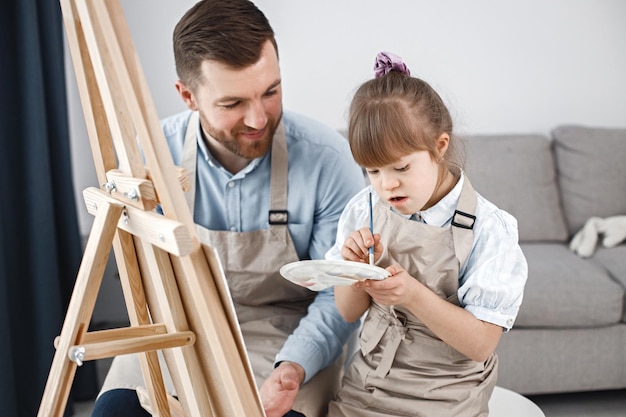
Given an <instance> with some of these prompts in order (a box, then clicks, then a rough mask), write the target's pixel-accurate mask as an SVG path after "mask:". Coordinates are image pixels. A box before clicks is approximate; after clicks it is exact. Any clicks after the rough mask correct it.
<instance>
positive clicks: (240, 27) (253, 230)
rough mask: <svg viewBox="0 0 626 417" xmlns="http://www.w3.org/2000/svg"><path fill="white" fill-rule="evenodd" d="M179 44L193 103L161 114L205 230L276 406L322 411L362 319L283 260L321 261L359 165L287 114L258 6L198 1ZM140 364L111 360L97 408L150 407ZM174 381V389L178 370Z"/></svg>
mask: <svg viewBox="0 0 626 417" xmlns="http://www.w3.org/2000/svg"><path fill="white" fill-rule="evenodd" d="M173 42H174V55H175V61H176V69H177V72H178V76H179V78H180V79H179V81H177V82H176V89H177V91H178V93H179V94H180V96H181V98H182V99H183V101H184V102H185V104H186V105H187V107H188V108H189V110H190V111H186V112H184V113H181V114H178V115H174V116H172V117H169V118H167V119H165V120H163V121H162V127H163V131H164V133H165V136H166V138H167V141H168V145H169V147H170V150H171V153H172V156H173V159H174V163H175V164H177V165H179V166H182V167H184V168H186V169H187V170H188V171H189V172H190V174H191V177H192V181H191V183H192V190H191V191H190V192H189V193H188V203H189V204H190V207H191V208H193V213H194V219H195V222H196V224H197V225H198V236H199V238H200V239H201V240H202V241H203V242H205V243H207V244H209V245H211V246H214V247H215V248H216V249H217V251H218V253H219V255H220V258H221V261H222V264H223V266H224V269H225V272H226V277H227V280H228V282H229V287H230V291H231V294H232V297H233V301H234V303H235V307H236V310H237V314H238V319H239V322H240V326H241V329H242V332H243V335H244V339H245V342H246V347H247V349H248V355H249V357H250V361H251V363H252V367H253V370H254V374H255V379H256V382H257V386H258V387H259V388H260V394H261V399H262V401H263V405H264V407H265V411H266V413H267V416H268V417H275V416H276V417H280V416H282V415H283V414H285V413H287V412H289V411H290V410H291V409H293V410H295V411H297V412H300V413H303V414H304V415H306V416H307V417H315V416H321V415H325V412H326V406H327V403H328V401H329V400H330V397H331V396H332V395H333V394H334V392H335V390H336V389H337V388H338V384H339V371H340V369H341V359H340V358H341V354H342V349H343V345H344V343H345V342H346V340H347V338H348V337H349V335H350V334H351V333H352V331H353V330H354V329H355V327H356V325H357V324H352V325H350V324H348V323H346V322H345V321H344V320H343V319H342V318H341V316H340V315H339V313H338V312H337V310H336V307H335V303H334V297H333V293H332V289H331V290H325V291H322V292H319V293H315V292H312V291H309V290H307V289H305V288H302V287H299V286H297V285H294V284H292V283H290V282H289V281H287V280H285V279H283V278H282V277H281V276H280V274H279V272H278V270H279V269H280V267H281V266H282V265H284V264H287V263H289V262H293V261H298V260H304V259H323V258H324V254H325V253H326V251H327V250H328V249H329V248H330V247H331V246H332V244H333V243H334V238H335V232H336V227H337V221H338V219H339V216H340V214H341V212H342V210H343V208H344V206H345V204H346V203H347V201H348V200H349V199H350V198H351V197H352V196H353V195H354V194H356V193H357V192H358V191H359V190H360V189H361V188H362V187H363V186H364V179H363V175H362V171H361V170H360V168H359V167H358V166H357V165H356V164H355V162H354V161H353V159H352V157H351V154H350V151H349V147H348V144H347V141H345V140H344V139H343V138H341V136H340V135H338V134H337V133H336V132H335V131H333V130H332V129H330V128H327V127H324V126H322V125H320V124H319V123H317V122H315V121H313V120H311V119H309V118H306V117H304V116H301V115H297V114H294V113H289V112H284V113H283V109H282V85H281V75H280V68H279V63H278V51H277V46H276V41H275V38H274V33H273V30H272V28H271V26H270V24H269V22H268V21H267V19H266V17H265V16H264V15H263V13H262V12H261V11H260V10H258V8H256V6H255V5H254V4H252V3H251V2H249V1H247V0H203V1H200V2H199V3H197V4H196V5H195V6H193V7H192V8H191V9H190V10H189V11H188V12H187V13H186V14H185V15H184V16H183V17H182V18H181V20H180V21H179V23H178V24H177V26H176V28H175V30H174V36H173ZM133 361H136V357H134V356H132V355H129V356H122V357H117V358H115V360H114V362H113V364H112V366H111V370H110V372H109V374H108V375H107V379H106V381H105V384H104V387H103V390H102V393H101V396H100V397H99V398H98V400H97V401H96V406H95V409H94V413H93V416H94V417H95V416H111V415H115V416H141V415H148V414H142V413H145V411H144V410H143V408H142V407H141V405H140V400H139V399H138V395H137V393H136V392H135V390H134V389H133V388H137V389H138V392H139V393H141V390H142V388H141V387H140V386H141V384H142V381H141V378H140V374H139V373H137V376H139V379H136V378H135V377H134V376H133V377H131V376H130V375H129V369H137V367H136V365H130V363H133ZM320 370H322V372H319V371H320ZM318 372H319V373H318ZM131 380H132V381H131ZM166 386H168V388H169V389H168V392H169V393H170V394H171V395H175V393H174V392H173V387H172V385H171V381H169V378H168V380H167V381H166ZM119 388H124V389H119ZM128 388H131V389H128ZM139 396H140V397H141V395H139ZM144 406H145V404H144ZM146 408H149V407H146ZM115 413H117V414H115ZM291 413H293V412H291ZM294 415H295V414H294Z"/></svg>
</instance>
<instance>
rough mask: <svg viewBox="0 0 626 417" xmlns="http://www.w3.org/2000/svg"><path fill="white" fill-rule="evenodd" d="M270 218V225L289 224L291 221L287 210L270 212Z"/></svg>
mask: <svg viewBox="0 0 626 417" xmlns="http://www.w3.org/2000/svg"><path fill="white" fill-rule="evenodd" d="M268 217H269V221H270V224H287V220H289V214H288V213H287V210H270V214H269V216H268Z"/></svg>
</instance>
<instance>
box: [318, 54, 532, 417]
mask: <svg viewBox="0 0 626 417" xmlns="http://www.w3.org/2000/svg"><path fill="white" fill-rule="evenodd" d="M375 73H376V78H374V79H372V80H370V81H368V82H366V83H364V84H363V85H362V86H361V87H360V88H359V89H358V90H357V92H356V94H355V96H354V98H353V101H352V104H351V106H350V120H349V128H348V133H349V141H350V147H351V150H352V154H353V156H354V159H355V160H356V161H357V163H358V164H359V165H361V166H363V167H365V169H366V171H367V175H368V177H369V180H370V183H371V185H370V186H369V187H367V188H365V189H364V190H362V191H361V192H360V194H358V195H356V196H355V197H354V198H353V199H352V200H351V201H350V202H349V203H348V205H347V206H346V208H345V210H344V212H343V214H342V216H341V219H340V220H339V228H338V232H337V240H336V242H337V243H336V244H335V246H334V247H333V248H332V249H331V250H330V251H329V252H328V253H327V254H326V259H331V260H336V259H345V260H350V261H359V262H367V259H368V250H369V248H370V247H371V246H372V245H373V246H374V259H375V263H376V265H379V266H382V267H385V268H386V269H387V270H388V271H389V272H390V274H391V276H390V277H389V278H387V279H385V280H382V281H374V280H371V281H370V280H368V281H363V282H357V283H355V284H353V285H352V286H348V287H335V298H336V303H337V307H338V309H339V311H340V312H341V314H342V316H343V317H344V318H345V319H346V320H347V321H350V322H352V321H356V320H358V319H359V318H360V317H361V316H362V315H363V313H365V312H366V311H367V313H368V314H367V316H366V318H365V320H364V323H363V327H362V330H361V335H360V349H359V351H358V352H357V353H356V355H355V357H354V359H353V361H352V363H351V364H350V366H349V368H348V370H347V371H346V375H345V377H344V380H343V386H342V388H341V390H340V392H339V394H338V396H337V398H336V399H335V400H334V401H333V402H331V404H330V408H329V416H332V417H336V416H360V417H374V416H389V415H398V416H429V417H432V416H437V417H441V416H455V417H457V416H472V417H475V416H487V415H488V412H489V411H488V401H489V397H490V395H491V392H492V391H493V388H494V386H495V383H496V377H497V367H498V360H497V356H496V355H495V353H494V351H495V348H496V346H497V345H498V341H499V340H500V336H501V334H502V330H503V329H504V330H509V329H510V328H511V326H512V325H513V322H514V320H515V317H516V315H517V312H518V309H519V306H520V304H521V301H522V293H523V289H524V285H525V282H526V277H527V264H526V260H525V258H524V255H523V254H522V251H521V249H520V247H519V244H518V235H517V222H516V220H515V219H514V218H513V217H512V216H511V215H509V214H508V213H506V212H504V211H503V210H500V209H498V208H497V207H496V206H494V205H493V204H492V203H490V202H489V201H487V200H485V199H484V198H483V197H482V196H480V195H479V194H477V193H476V192H475V191H474V189H473V188H472V185H471V184H470V181H469V179H468V178H467V177H466V176H465V175H464V173H463V171H462V169H461V164H460V158H459V154H458V152H457V149H456V148H457V140H456V138H455V137H454V135H453V133H452V120H451V117H450V113H449V112H448V109H447V108H446V106H445V105H444V103H443V101H442V99H441V98H440V96H439V95H438V94H437V93H436V92H435V91H434V90H433V89H432V88H431V87H430V85H428V84H427V83H426V82H424V81H422V80H421V79H419V78H416V77H411V76H410V71H409V70H408V68H407V67H406V65H405V64H404V63H403V62H402V60H401V59H400V58H399V57H398V56H396V55H394V54H391V53H380V54H379V55H378V56H377V58H376V65H375ZM370 193H372V201H373V204H374V207H373V211H372V212H373V229H374V231H376V233H375V234H372V232H371V231H370V228H369V227H367V226H366V225H368V223H369V207H368V205H369V200H368V196H369V194H370Z"/></svg>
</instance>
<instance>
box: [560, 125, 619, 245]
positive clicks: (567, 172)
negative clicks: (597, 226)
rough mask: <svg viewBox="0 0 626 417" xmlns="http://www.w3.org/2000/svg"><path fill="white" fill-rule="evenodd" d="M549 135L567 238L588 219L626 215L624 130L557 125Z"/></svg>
mask: <svg viewBox="0 0 626 417" xmlns="http://www.w3.org/2000/svg"><path fill="white" fill-rule="evenodd" d="M552 136H553V139H554V149H555V155H556V162H557V171H558V173H559V185H560V189H561V199H562V202H563V211H564V213H565V220H566V222H567V226H568V229H569V233H570V235H573V234H575V233H576V232H578V230H580V228H581V227H583V225H584V224H585V222H586V221H587V220H588V219H589V218H590V217H594V216H596V217H601V218H604V217H609V216H615V215H620V214H626V163H625V161H624V156H625V155H626V129H607V128H592V127H583V126H560V127H557V128H556V129H554V130H553V131H552Z"/></svg>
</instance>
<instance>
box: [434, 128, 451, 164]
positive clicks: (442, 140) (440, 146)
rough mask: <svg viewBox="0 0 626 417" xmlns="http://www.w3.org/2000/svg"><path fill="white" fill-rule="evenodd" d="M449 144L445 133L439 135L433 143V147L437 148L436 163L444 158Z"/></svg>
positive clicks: (448, 136)
mask: <svg viewBox="0 0 626 417" xmlns="http://www.w3.org/2000/svg"><path fill="white" fill-rule="evenodd" d="M449 144H450V135H448V134H447V133H445V132H444V133H442V134H441V135H439V137H438V138H437V140H436V141H435V147H436V148H437V154H438V157H437V160H438V161H441V160H442V159H443V158H444V157H445V155H446V151H447V150H448V145H449Z"/></svg>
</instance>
